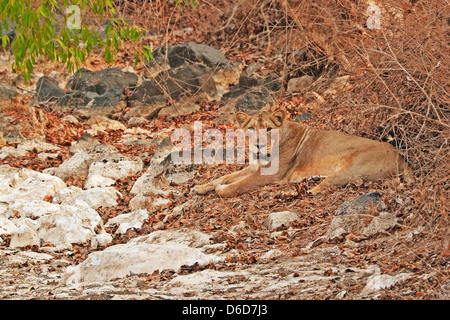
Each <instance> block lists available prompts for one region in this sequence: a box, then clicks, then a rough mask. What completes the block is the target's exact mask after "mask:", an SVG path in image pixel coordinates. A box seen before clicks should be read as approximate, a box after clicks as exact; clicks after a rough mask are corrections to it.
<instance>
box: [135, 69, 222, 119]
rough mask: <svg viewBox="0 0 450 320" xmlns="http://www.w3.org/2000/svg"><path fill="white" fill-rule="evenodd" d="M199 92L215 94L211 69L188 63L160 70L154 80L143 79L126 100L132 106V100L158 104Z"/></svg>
mask: <svg viewBox="0 0 450 320" xmlns="http://www.w3.org/2000/svg"><path fill="white" fill-rule="evenodd" d="M201 93H204V94H206V95H207V96H209V97H211V98H213V97H215V96H216V95H217V89H216V85H215V82H214V80H213V76H212V73H211V70H210V69H209V68H208V67H205V66H204V65H202V64H188V65H183V66H181V67H179V68H177V69H170V70H168V71H167V72H161V73H160V74H158V75H157V76H156V77H155V78H154V80H147V81H144V82H143V83H142V85H141V86H139V87H137V88H136V90H135V91H134V92H133V94H132V95H131V96H130V97H129V98H128V101H129V102H130V104H131V106H132V107H134V106H136V104H135V103H134V101H138V102H139V104H140V105H154V104H156V105H158V104H160V103H163V102H166V101H168V100H169V99H175V100H176V99H178V98H180V97H181V96H192V95H194V94H195V95H199V94H201ZM138 106H139V105H138ZM133 116H135V115H133ZM141 116H142V114H141Z"/></svg>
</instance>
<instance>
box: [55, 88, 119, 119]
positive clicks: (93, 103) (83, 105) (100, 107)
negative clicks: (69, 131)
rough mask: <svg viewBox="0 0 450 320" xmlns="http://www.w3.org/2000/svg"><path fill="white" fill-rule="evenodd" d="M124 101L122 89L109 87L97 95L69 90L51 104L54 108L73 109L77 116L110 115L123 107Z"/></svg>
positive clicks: (60, 109) (61, 109)
mask: <svg viewBox="0 0 450 320" xmlns="http://www.w3.org/2000/svg"><path fill="white" fill-rule="evenodd" d="M125 106H126V102H125V99H124V96H123V94H122V91H121V90H120V89H118V88H109V89H108V90H107V91H106V92H105V93H103V94H101V95H98V94H96V93H92V92H83V91H70V92H68V93H66V95H65V96H63V97H61V98H59V99H58V101H57V103H56V104H55V105H53V106H52V108H53V109H54V110H59V111H73V113H74V114H75V115H77V116H85V117H91V116H97V115H104V116H111V115H113V114H115V113H117V112H120V111H122V109H123V108H125Z"/></svg>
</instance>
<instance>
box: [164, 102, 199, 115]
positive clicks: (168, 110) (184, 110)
mask: <svg viewBox="0 0 450 320" xmlns="http://www.w3.org/2000/svg"><path fill="white" fill-rule="evenodd" d="M199 110H200V105H198V104H196V103H193V102H189V101H186V102H184V103H176V104H173V105H171V106H167V107H165V108H163V109H161V111H160V112H159V113H158V116H160V117H161V116H180V115H186V114H191V113H195V112H197V111H199Z"/></svg>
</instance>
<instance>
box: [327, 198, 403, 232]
mask: <svg viewBox="0 0 450 320" xmlns="http://www.w3.org/2000/svg"><path fill="white" fill-rule="evenodd" d="M379 197H381V195H380V194H379V193H376V192H370V193H366V194H364V195H362V196H359V197H358V198H355V199H352V200H348V201H345V202H344V203H343V204H342V205H341V206H339V208H338V209H337V210H336V214H335V216H334V217H333V219H332V220H331V222H330V226H329V228H328V230H327V233H326V235H325V237H327V238H328V239H330V240H334V239H339V238H341V237H343V236H345V235H347V234H349V233H354V234H356V235H358V236H360V237H363V238H367V237H370V236H373V235H375V234H378V233H383V232H386V231H387V230H390V229H392V228H394V227H395V226H396V225H397V218H396V216H395V214H394V213H389V212H384V211H381V212H379V213H378V211H380V210H383V209H385V205H384V203H383V202H381V201H379ZM372 208H374V209H376V211H377V212H375V214H376V215H374V212H372Z"/></svg>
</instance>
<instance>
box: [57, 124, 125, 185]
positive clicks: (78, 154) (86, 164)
mask: <svg viewBox="0 0 450 320" xmlns="http://www.w3.org/2000/svg"><path fill="white" fill-rule="evenodd" d="M69 151H70V153H71V154H73V156H72V157H71V158H69V159H67V160H65V161H64V162H63V163H62V164H61V165H60V166H59V167H58V168H57V169H56V170H55V175H56V176H57V177H60V178H61V179H63V180H64V181H67V180H69V179H77V180H79V179H86V178H88V174H89V168H90V166H91V164H92V163H93V162H94V161H95V160H96V159H98V158H100V157H102V156H103V157H105V156H107V155H108V154H113V153H114V154H116V153H117V149H116V148H114V147H113V146H109V145H106V144H102V143H100V142H99V141H98V140H97V139H95V138H94V137H92V136H91V135H90V134H89V133H87V132H85V133H84V134H83V135H82V136H81V137H80V139H78V141H77V142H76V143H75V144H73V145H72V146H71V147H70V149H69ZM93 174H95V173H93ZM94 186H97V185H94ZM102 186H106V185H102Z"/></svg>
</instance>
